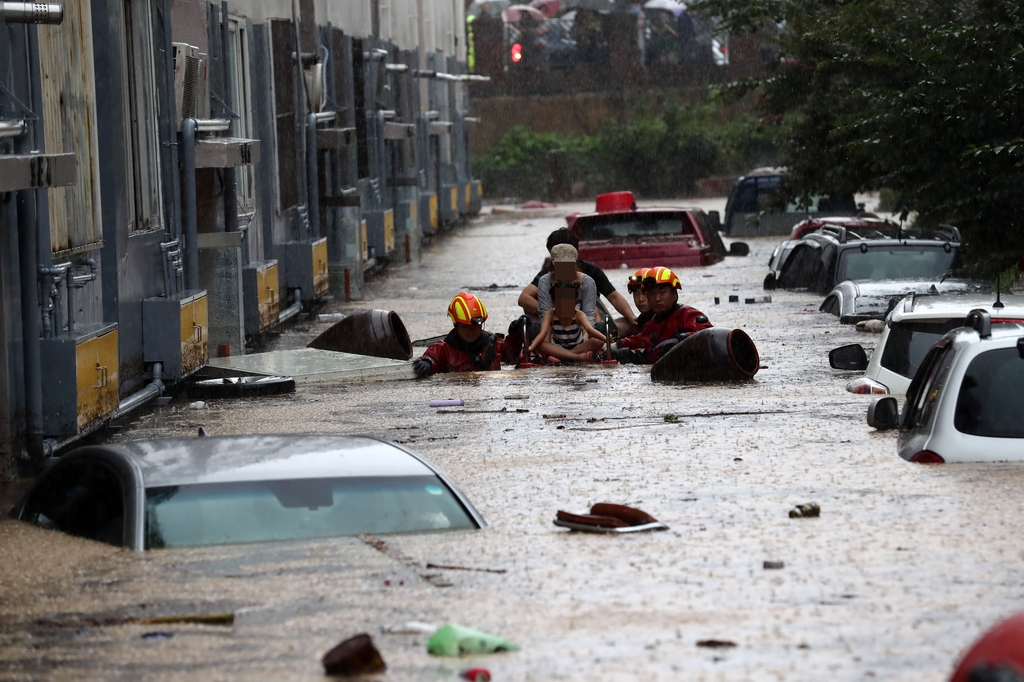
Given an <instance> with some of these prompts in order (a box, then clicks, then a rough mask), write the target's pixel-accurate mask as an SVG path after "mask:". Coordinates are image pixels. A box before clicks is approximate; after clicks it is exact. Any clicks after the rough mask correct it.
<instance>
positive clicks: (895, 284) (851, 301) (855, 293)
mask: <svg viewBox="0 0 1024 682" xmlns="http://www.w3.org/2000/svg"><path fill="white" fill-rule="evenodd" d="M984 287H985V285H984V283H982V282H972V281H968V280H950V279H947V280H941V279H940V280H905V279H883V280H880V281H877V282H872V281H864V280H855V279H848V280H846V281H845V282H840V283H839V284H838V285H836V288H835V289H833V290H832V291H830V292H829V293H828V296H826V297H825V300H824V301H822V303H821V306H820V307H819V308H818V311H819V312H822V313H830V314H832V315H835V316H836V317H838V318H839V322H840V323H842V324H856V323H858V322H861V321H863V320H884V319H885V316H886V315H888V313H889V311H890V310H892V308H893V306H895V305H896V303H897V302H898V301H900V300H901V299H902V298H903V297H904V296H906V295H908V294H933V295H937V294H954V293H967V292H978V291H981V290H982V289H983V288H984Z"/></svg>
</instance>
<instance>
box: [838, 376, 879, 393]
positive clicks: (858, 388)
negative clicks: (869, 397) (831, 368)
mask: <svg viewBox="0 0 1024 682" xmlns="http://www.w3.org/2000/svg"><path fill="white" fill-rule="evenodd" d="M846 390H847V391H849V392H850V393H860V394H862V395H863V394H868V393H880V394H888V393H889V388H888V387H887V386H885V385H884V384H880V383H878V382H877V381H875V380H874V379H871V378H868V377H861V378H860V379H854V380H853V381H851V382H850V383H848V384H846Z"/></svg>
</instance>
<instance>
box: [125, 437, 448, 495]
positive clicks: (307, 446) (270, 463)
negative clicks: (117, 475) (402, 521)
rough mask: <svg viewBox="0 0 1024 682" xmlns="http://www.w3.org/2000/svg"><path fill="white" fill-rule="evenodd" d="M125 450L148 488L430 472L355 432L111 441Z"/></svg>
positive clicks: (392, 447)
mask: <svg viewBox="0 0 1024 682" xmlns="http://www.w3.org/2000/svg"><path fill="white" fill-rule="evenodd" d="M105 447H107V448H109V449H120V450H123V451H126V452H127V453H129V455H131V456H132V459H133V460H134V461H135V462H136V463H138V465H139V468H140V469H141V471H142V475H143V480H144V485H145V487H146V488H153V487H162V486H170V485H188V484H195V483H228V482H237V481H262V480H284V479H303V478H349V477H359V476H430V475H435V471H434V470H433V469H431V468H430V467H429V466H428V465H427V464H426V463H424V462H423V461H422V460H420V459H419V458H418V457H417V456H415V455H413V454H411V453H409V452H408V451H406V450H403V449H402V448H400V447H398V446H396V445H392V444H391V443H386V442H384V441H379V440H376V439H374V438H366V437H359V436H317V435H308V436H298V435H252V436H222V437H208V438H176V439H163V440H149V441H139V442H131V443H121V444H116V445H115V444H111V445H107V446H105Z"/></svg>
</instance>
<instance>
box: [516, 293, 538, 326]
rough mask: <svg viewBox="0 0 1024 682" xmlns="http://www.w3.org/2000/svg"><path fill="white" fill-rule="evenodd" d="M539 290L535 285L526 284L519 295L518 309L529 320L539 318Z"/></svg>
mask: <svg viewBox="0 0 1024 682" xmlns="http://www.w3.org/2000/svg"><path fill="white" fill-rule="evenodd" d="M538 295H539V290H538V289H537V286H536V285H535V284H527V285H526V288H524V289H523V292H522V293H521V294H519V307H520V308H522V309H523V312H524V313H526V314H527V315H528V316H529V317H530V319H531V320H535V319H537V318H538V317H539V316H540V307H539V300H538V299H539V296H538Z"/></svg>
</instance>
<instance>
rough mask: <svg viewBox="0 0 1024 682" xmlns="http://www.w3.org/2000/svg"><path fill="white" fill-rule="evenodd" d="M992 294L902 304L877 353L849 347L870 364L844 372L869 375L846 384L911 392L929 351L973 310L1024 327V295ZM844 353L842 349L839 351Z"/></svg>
mask: <svg viewBox="0 0 1024 682" xmlns="http://www.w3.org/2000/svg"><path fill="white" fill-rule="evenodd" d="M996 302H997V298H996V297H995V296H992V295H989V294H948V295H943V296H917V295H914V294H911V295H910V296H907V297H905V298H904V299H902V300H901V301H900V302H898V303H897V304H896V305H895V307H893V309H892V312H890V314H889V316H888V317H887V318H886V321H885V328H884V329H883V330H882V334H881V336H880V337H879V339H878V343H877V344H876V345H875V350H874V352H873V353H872V354H871V361H870V362H868V361H867V360H866V353H865V351H864V349H863V347H862V346H861V345H860V344H852V346H844V347H843V348H845V349H847V350H846V351H845V353H846V354H847V355H848V356H850V357H852V356H854V355H857V353H856V349H859V351H860V353H859V355H860V356H861V357H864V358H865V360H864V364H866V367H865V366H864V365H861V366H855V365H847V366H845V367H840V368H839V369H866V372H865V374H864V376H863V377H860V378H858V379H854V380H853V381H851V382H850V383H848V384H847V385H846V390H847V391H850V392H851V393H906V392H907V389H908V388H909V387H910V382H911V380H912V379H913V378H914V374H915V373H916V372H917V369H918V367H920V365H921V361H922V360H924V356H925V354H926V353H927V352H928V349H929V348H931V347H932V345H933V344H934V343H935V342H936V341H938V340H939V339H940V338H942V336H943V335H944V334H946V333H947V332H949V331H951V330H953V329H956V328H957V327H962V326H963V324H964V320H965V319H966V317H967V315H968V313H970V312H971V311H972V310H985V311H987V312H988V313H989V315H990V319H991V320H992V322H993V324H1001V323H1024V296H1001V297H999V299H998V302H999V303H1000V304H1001V305H1002V307H997V306H996V305H995V304H996ZM836 350H839V349H836Z"/></svg>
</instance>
